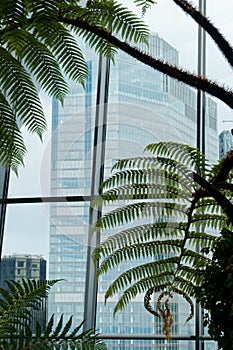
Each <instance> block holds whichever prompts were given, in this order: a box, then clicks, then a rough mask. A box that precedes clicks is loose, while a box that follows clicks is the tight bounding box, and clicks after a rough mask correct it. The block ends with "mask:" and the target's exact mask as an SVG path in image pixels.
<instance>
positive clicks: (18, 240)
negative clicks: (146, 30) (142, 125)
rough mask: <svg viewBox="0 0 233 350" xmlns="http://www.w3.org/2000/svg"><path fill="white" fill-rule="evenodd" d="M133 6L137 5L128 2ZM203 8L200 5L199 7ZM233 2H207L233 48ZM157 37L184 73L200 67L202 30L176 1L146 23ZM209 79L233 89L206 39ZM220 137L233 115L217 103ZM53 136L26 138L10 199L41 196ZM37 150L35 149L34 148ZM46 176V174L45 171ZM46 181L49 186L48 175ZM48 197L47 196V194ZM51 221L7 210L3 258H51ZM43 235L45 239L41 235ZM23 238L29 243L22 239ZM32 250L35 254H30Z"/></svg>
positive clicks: (28, 211)
mask: <svg viewBox="0 0 233 350" xmlns="http://www.w3.org/2000/svg"><path fill="white" fill-rule="evenodd" d="M126 3H127V4H130V3H131V4H132V1H126ZM194 3H195V4H198V1H195V2H194ZM232 14H233V0H208V1H207V15H208V17H209V18H210V19H211V20H212V22H213V23H214V24H215V25H216V26H217V27H218V28H219V29H220V30H221V33H222V34H223V35H224V36H225V37H226V38H227V39H228V40H229V41H231V43H233V20H232ZM145 20H146V22H147V23H148V24H149V25H150V28H151V30H152V31H154V32H156V33H158V34H159V35H160V36H161V37H163V38H164V39H165V40H166V41H168V42H169V43H170V44H171V45H172V46H174V47H175V48H176V49H177V50H178V51H179V52H180V63H181V65H182V67H184V68H187V69H189V70H190V71H191V72H193V71H196V67H197V25H196V24H195V23H194V22H193V21H192V19H191V18H189V17H188V16H186V15H185V14H184V13H183V12H182V10H181V9H180V8H179V7H178V6H177V5H175V4H174V3H173V1H172V0H158V1H157V5H155V6H153V9H152V10H151V11H149V12H148V13H147V15H146V17H145ZM207 75H208V77H209V78H211V79H213V80H215V81H218V82H220V83H224V84H226V85H228V86H233V76H232V71H231V69H230V68H229V65H228V63H227V62H226V60H225V59H224V58H223V56H222V54H221V53H219V50H218V49H217V48H216V45H215V44H214V43H213V42H212V40H211V39H209V37H208V35H207ZM43 103H44V107H45V110H46V113H47V116H48V118H50V117H51V105H50V101H49V99H48V98H46V97H45V96H43ZM218 105H219V113H218V118H219V121H218V129H219V131H221V130H223V129H224V128H225V129H231V128H232V127H233V122H232V124H231V123H223V120H232V121H233V114H232V110H230V109H229V108H228V107H226V106H225V105H224V104H223V103H220V102H219V103H218ZM50 135H51V134H50V130H48V132H47V133H46V135H45V142H44V144H43V145H41V143H40V142H39V141H38V140H37V139H36V137H35V136H31V135H28V134H27V136H26V137H27V140H26V143H27V145H28V148H29V150H28V155H27V158H26V161H25V163H26V166H25V168H24V169H22V170H21V171H20V173H19V178H18V179H16V178H15V176H14V175H12V177H11V186H10V195H11V196H12V197H14V196H19V197H20V196H41V187H40V171H41V163H40V159H41V158H42V156H43V154H44V149H45V147H46V145H47V140H49V139H50ZM32 145H33V146H32ZM43 170H44V169H43ZM46 176H47V177H48V181H49V171H48V172H47V174H46ZM43 194H44V195H48V193H43ZM48 232H49V216H48V210H47V208H46V207H44V206H41V205H11V206H8V210H7V220H6V234H5V242H4V253H5V254H12V253H15V252H20V253H21V252H22V253H24V252H25V253H26V252H27V253H29V252H32V253H35V254H44V255H47V252H48ZM41 233H43V235H41ZM22 237H24V239H22ZM32 247H33V251H32V250H31V249H32Z"/></svg>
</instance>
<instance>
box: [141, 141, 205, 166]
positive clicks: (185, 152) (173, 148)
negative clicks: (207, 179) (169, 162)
mask: <svg viewBox="0 0 233 350" xmlns="http://www.w3.org/2000/svg"><path fill="white" fill-rule="evenodd" d="M145 151H149V152H151V153H153V154H156V155H157V156H158V157H159V156H161V157H168V158H172V159H175V160H176V161H177V162H179V163H181V164H182V165H185V166H187V167H189V168H195V170H196V171H198V172H200V171H201V172H203V169H204V168H206V167H207V166H208V160H207V159H206V157H205V155H204V154H202V153H201V152H200V151H199V150H198V149H197V148H194V147H192V146H189V145H186V144H183V143H179V142H172V141H168V142H158V143H154V144H150V145H148V146H146V148H145Z"/></svg>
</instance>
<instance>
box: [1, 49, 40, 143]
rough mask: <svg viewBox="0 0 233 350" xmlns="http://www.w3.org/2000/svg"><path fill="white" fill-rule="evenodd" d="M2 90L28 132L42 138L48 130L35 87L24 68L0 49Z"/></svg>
mask: <svg viewBox="0 0 233 350" xmlns="http://www.w3.org/2000/svg"><path fill="white" fill-rule="evenodd" d="M0 70H1V76H0V88H1V90H2V91H4V92H5V94H6V95H7V98H8V99H9V101H10V103H11V105H12V106H14V112H15V114H16V115H17V117H18V118H19V120H21V121H22V122H23V123H24V125H26V126H27V128H28V130H29V131H31V132H35V133H37V134H38V135H39V136H40V138H41V137H42V133H43V131H44V130H45V129H46V121H45V117H44V113H43V109H42V106H41V102H40V100H39V97H38V94H37V91H36V89H35V86H34V84H33V82H32V80H31V78H30V76H29V74H28V73H27V72H26V70H25V69H24V68H23V66H22V65H21V64H20V63H19V62H18V61H17V60H16V59H15V58H14V57H13V56H11V55H10V54H9V52H7V51H6V50H5V49H4V48H3V47H1V48H0Z"/></svg>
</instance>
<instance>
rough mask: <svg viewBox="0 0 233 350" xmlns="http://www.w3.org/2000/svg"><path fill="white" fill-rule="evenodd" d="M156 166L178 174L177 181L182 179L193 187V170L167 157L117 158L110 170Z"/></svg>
mask: <svg viewBox="0 0 233 350" xmlns="http://www.w3.org/2000/svg"><path fill="white" fill-rule="evenodd" d="M153 167H154V168H158V167H160V168H161V169H165V170H166V171H168V172H173V173H175V174H177V175H178V176H179V181H180V182H181V183H182V179H183V178H184V179H185V182H186V183H187V182H188V183H189V186H191V187H193V185H194V181H193V172H192V170H191V169H190V168H189V167H187V166H186V165H183V164H181V163H179V162H177V161H176V160H174V159H171V158H167V157H161V156H158V157H135V158H127V159H121V160H118V161H117V162H116V163H115V165H114V166H113V167H112V170H117V169H118V170H122V169H124V168H141V169H143V170H144V169H147V168H153Z"/></svg>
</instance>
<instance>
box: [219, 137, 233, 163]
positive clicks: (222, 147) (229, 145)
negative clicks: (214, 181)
mask: <svg viewBox="0 0 233 350" xmlns="http://www.w3.org/2000/svg"><path fill="white" fill-rule="evenodd" d="M231 149H233V135H232V133H231V131H230V130H224V131H222V132H221V134H219V159H221V158H222V157H224V156H225V155H226V153H227V152H228V151H230V150H231Z"/></svg>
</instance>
